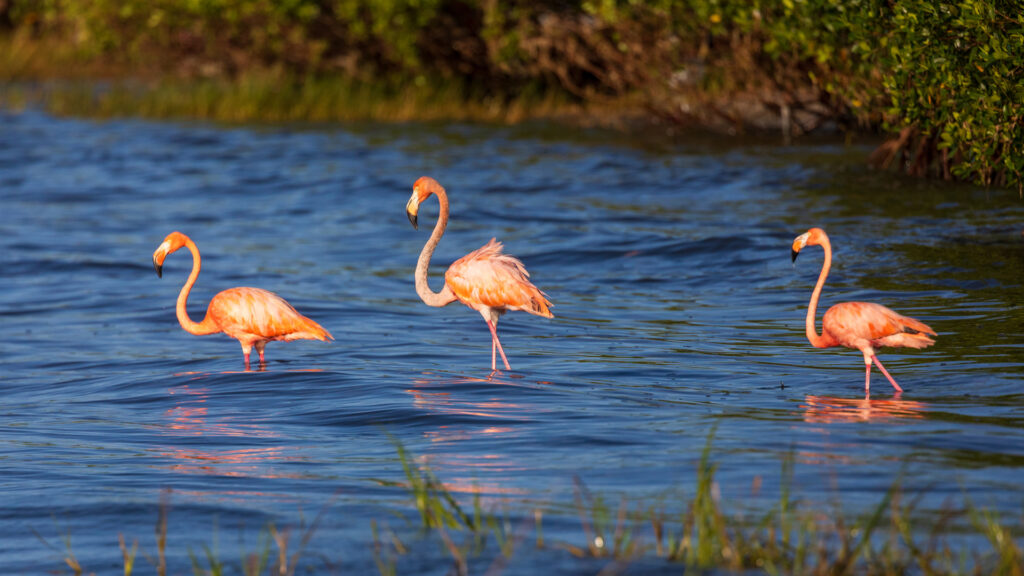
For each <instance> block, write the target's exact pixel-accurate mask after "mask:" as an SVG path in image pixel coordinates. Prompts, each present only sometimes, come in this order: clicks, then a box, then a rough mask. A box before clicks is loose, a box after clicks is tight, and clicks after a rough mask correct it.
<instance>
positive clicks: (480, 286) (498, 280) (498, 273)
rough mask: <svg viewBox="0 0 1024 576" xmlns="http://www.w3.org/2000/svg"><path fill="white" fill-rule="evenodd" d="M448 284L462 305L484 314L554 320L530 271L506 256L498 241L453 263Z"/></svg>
mask: <svg viewBox="0 0 1024 576" xmlns="http://www.w3.org/2000/svg"><path fill="white" fill-rule="evenodd" d="M444 281H445V284H447V285H448V287H449V288H450V289H451V291H452V293H454V294H455V297H456V298H457V299H458V300H459V302H462V303H463V304H465V305H466V306H469V307H470V308H472V309H474V310H476V311H478V312H481V313H483V312H484V311H485V310H487V309H490V310H494V311H496V312H497V313H498V314H499V315H500V314H504V313H505V312H507V311H509V310H520V311H522V312H529V313H530V314H536V315H537V316H543V317H545V318H553V317H554V314H552V313H551V310H549V309H548V307H549V306H551V303H550V302H548V300H547V298H545V297H544V293H543V292H541V291H540V290H539V289H538V288H537V287H536V286H534V285H533V283H532V282H530V273H529V272H527V271H526V267H525V266H523V263H522V262H521V261H520V260H519V259H518V258H516V257H515V256H510V255H508V254H504V253H503V252H502V244H501V242H498V241H497V240H496V239H495V238H491V241H490V242H488V243H487V244H485V245H484V246H481V247H480V248H478V249H476V250H474V251H472V252H470V253H469V254H466V255H465V256H463V257H462V258H459V259H458V260H456V261H455V262H453V263H452V265H451V266H449V267H448V270H447V271H446V272H445V273H444Z"/></svg>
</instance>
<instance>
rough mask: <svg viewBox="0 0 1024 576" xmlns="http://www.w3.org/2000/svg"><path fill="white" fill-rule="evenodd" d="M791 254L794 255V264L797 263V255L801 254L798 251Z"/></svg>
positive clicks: (792, 251)
mask: <svg viewBox="0 0 1024 576" xmlns="http://www.w3.org/2000/svg"><path fill="white" fill-rule="evenodd" d="M790 252H791V253H792V256H793V262H794V263H795V262H796V257H797V255H798V254H800V253H799V252H797V251H796V250H791V251H790Z"/></svg>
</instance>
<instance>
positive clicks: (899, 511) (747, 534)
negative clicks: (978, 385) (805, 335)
mask: <svg viewBox="0 0 1024 576" xmlns="http://www.w3.org/2000/svg"><path fill="white" fill-rule="evenodd" d="M396 446H397V452H398V460H399V461H400V462H401V465H402V468H403V471H404V475H405V480H404V482H396V483H392V484H391V485H393V486H395V487H396V488H398V489H401V490H404V491H405V492H406V493H407V494H408V496H409V498H410V503H409V505H410V506H411V508H413V509H414V510H415V512H416V514H417V515H418V517H419V522H418V523H417V524H418V525H419V526H420V529H418V530H415V529H413V530H410V529H409V528H410V527H409V526H408V525H406V524H403V525H406V526H407V527H406V529H405V532H401V531H395V530H393V529H391V528H389V527H387V524H386V523H381V524H378V523H377V522H376V521H374V522H371V526H370V534H369V540H370V546H369V547H368V553H370V554H372V555H373V559H374V561H375V563H376V566H377V569H378V571H379V572H380V574H381V575H382V576H388V575H395V574H401V573H402V568H401V567H402V564H403V559H405V558H407V557H408V556H409V555H410V554H412V552H411V551H410V550H412V549H413V542H412V540H418V539H424V538H425V539H436V540H437V541H438V543H439V544H440V545H441V547H442V549H443V550H445V551H446V554H447V555H448V557H449V560H450V562H451V566H452V573H455V574H460V575H463V574H469V573H470V565H471V562H476V565H480V564H486V565H487V566H488V567H489V568H488V570H487V572H488V573H489V574H500V573H502V571H503V570H504V567H505V566H506V565H507V564H509V563H511V562H513V561H515V559H516V556H517V555H530V554H538V553H543V554H566V555H570V556H572V557H577V558H582V559H599V560H604V561H607V566H608V567H609V568H608V569H609V570H611V571H612V572H610V573H615V571H617V570H621V569H624V568H628V567H629V565H630V564H631V563H635V562H639V561H643V562H645V563H648V564H649V563H650V562H652V561H661V562H665V563H668V564H679V565H680V566H683V567H686V568H690V569H698V570H729V571H743V570H756V571H759V572H763V573H767V574H795V575H812V576H818V575H840V574H866V575H875V574H877V575H890V574H905V573H920V574H926V575H936V576H938V575H954V574H979V575H980V574H997V575H1000V576H1024V552H1022V548H1024V542H1022V540H1021V532H1020V531H1021V526H1020V525H1013V524H1009V523H1007V522H1006V521H1005V520H1004V519H1003V518H1002V517H1001V516H1000V515H999V514H997V513H995V512H992V511H989V510H985V509H982V508H979V507H977V506H975V505H973V504H972V503H971V501H970V500H969V499H968V498H966V497H965V498H964V502H963V505H962V506H959V507H957V508H952V507H951V508H949V509H947V510H945V511H944V512H942V513H940V514H938V515H937V516H936V513H935V512H928V513H919V512H918V511H917V510H916V509H915V503H916V501H917V498H916V497H914V495H912V494H908V493H907V492H905V491H904V490H903V488H902V484H901V481H900V480H899V479H896V480H894V482H893V483H892V485H891V487H890V489H889V490H888V491H887V493H886V494H884V495H882V496H881V497H880V498H879V500H878V502H877V503H876V504H875V505H874V506H873V507H872V508H870V509H868V510H866V511H864V512H863V513H860V514H856V515H849V514H848V513H845V512H844V511H843V507H842V506H841V505H840V504H839V503H838V502H834V503H832V504H825V503H815V502H809V501H805V500H801V499H799V498H795V497H794V496H793V492H792V471H793V460H792V458H788V459H786V460H784V461H783V463H782V472H781V475H782V478H781V482H780V485H781V491H780V494H779V499H778V501H777V502H776V503H775V505H774V506H772V507H770V508H769V509H768V510H765V511H761V512H751V511H750V510H753V509H754V508H753V507H750V508H748V509H747V510H746V511H744V508H745V507H744V506H743V505H742V503H740V504H738V505H737V504H733V505H731V506H728V507H727V506H726V505H725V504H724V501H725V498H726V496H725V495H723V494H721V492H720V490H721V489H720V487H719V485H718V483H717V482H716V480H715V472H716V464H715V463H714V462H713V460H712V457H711V436H710V435H709V438H708V442H707V444H706V446H705V448H704V451H703V454H702V455H701V458H700V461H699V463H698V465H697V471H696V479H695V483H694V485H693V486H692V487H691V490H690V491H689V493H690V494H692V496H690V497H689V498H684V499H682V500H679V501H665V500H662V501H660V502H659V504H658V505H656V506H653V505H644V503H641V502H630V501H628V500H627V499H626V498H618V499H608V498H606V497H603V496H601V495H598V494H594V493H592V492H591V491H590V490H588V489H587V488H586V486H585V485H584V483H583V482H582V481H580V480H578V479H577V480H576V482H575V487H576V488H575V498H574V501H573V503H571V504H568V503H561V504H558V503H555V504H550V505H544V506H536V507H534V508H533V509H532V510H529V509H527V510H523V511H521V512H518V513H513V512H511V511H510V510H509V509H505V510H501V511H496V510H488V509H485V508H484V507H483V505H482V504H481V500H480V496H479V494H475V495H474V496H473V497H472V501H471V502H469V503H466V502H462V501H460V499H459V498H458V497H456V495H455V494H453V493H452V492H451V491H450V490H449V489H448V488H447V487H446V486H445V484H444V482H443V481H442V480H441V479H440V478H439V477H438V476H437V475H436V474H435V473H434V472H433V471H432V470H431V469H430V468H429V467H428V466H426V465H424V464H418V463H417V460H416V459H415V458H414V457H413V456H412V455H410V454H409V452H408V451H407V450H406V449H405V448H404V447H403V446H402V445H401V444H399V443H396ZM168 494H169V493H168ZM729 501H730V502H737V500H736V499H735V498H730V499H729ZM509 506H515V505H514V504H509ZM521 506H522V507H523V508H529V506H527V505H525V504H522V505H521ZM168 510H169V503H168V500H167V499H166V498H165V500H164V502H163V504H162V506H161V512H160V517H159V519H158V521H157V524H156V542H157V550H156V553H155V555H150V554H149V553H148V552H147V551H145V550H143V551H140V550H139V548H138V543H137V541H133V542H132V544H131V545H130V546H129V545H128V544H127V542H126V539H125V537H124V536H123V535H118V541H119V547H120V554H121V558H122V563H123V567H124V574H125V576H130V575H131V574H132V573H133V572H135V571H136V570H137V569H138V567H139V561H138V557H139V554H142V557H143V558H145V559H146V561H147V562H148V564H149V565H150V566H151V567H152V569H153V570H154V571H155V573H156V574H157V575H158V576H165V574H166V573H167V561H166V557H167V550H166V545H167V533H168ZM327 512H328V509H327V507H325V509H324V510H321V512H320V514H319V515H318V516H317V518H316V519H315V520H314V521H313V522H312V523H310V524H309V525H303V526H300V527H298V528H297V529H296V530H295V532H296V533H297V534H298V536H297V538H292V531H291V530H290V529H283V530H279V529H278V528H276V527H275V526H274V525H269V526H267V527H266V529H265V530H264V531H263V532H262V533H261V536H260V539H259V544H258V545H257V546H256V548H254V549H252V550H245V551H243V552H242V557H241V561H240V564H239V566H237V567H235V566H233V565H229V564H227V563H226V562H224V561H222V560H221V559H220V557H219V555H218V552H217V542H216V537H215V538H214V541H213V542H211V543H210V544H209V545H204V546H202V549H201V550H200V551H193V550H189V551H188V555H189V557H190V558H191V564H192V570H193V573H194V574H196V575H197V576H200V575H219V574H223V573H228V572H241V573H242V574H244V575H246V576H257V575H261V574H272V575H275V576H290V575H293V574H296V573H297V572H305V571H309V570H313V571H316V568H314V567H310V566H305V567H301V565H300V560H301V559H302V557H303V553H304V552H305V550H306V548H307V546H308V544H309V542H310V540H311V539H312V537H313V535H314V533H315V531H316V529H317V526H318V525H319V524H320V522H321V520H322V518H323V517H324V515H325V514H326V513H327ZM545 515H555V516H557V517H558V518H559V519H560V523H561V525H562V527H563V529H561V530H560V534H565V532H566V531H565V529H564V526H565V521H566V519H569V518H573V517H575V518H577V519H578V526H579V528H578V533H577V536H575V537H571V538H569V540H567V541H560V540H556V539H552V538H550V537H545V532H544V526H543V523H544V517H545ZM40 539H41V540H42V541H43V542H44V543H45V544H46V545H47V546H49V547H50V548H51V549H52V550H54V551H56V552H58V553H59V554H60V555H61V557H62V558H63V560H64V563H65V564H66V565H67V566H68V568H69V569H70V570H71V572H72V573H73V574H75V575H79V574H83V573H87V568H84V567H82V566H81V565H80V564H79V562H78V560H77V559H76V557H75V554H74V552H73V549H72V546H71V537H70V535H66V536H64V537H63V538H62V540H63V546H58V545H53V544H50V543H49V542H48V541H47V540H46V539H45V538H43V537H42V536H40ZM982 539H983V540H985V541H987V542H988V548H987V549H974V548H972V547H971V544H969V543H970V542H974V543H977V542H979V541H981V540H982ZM419 549H422V548H419Z"/></svg>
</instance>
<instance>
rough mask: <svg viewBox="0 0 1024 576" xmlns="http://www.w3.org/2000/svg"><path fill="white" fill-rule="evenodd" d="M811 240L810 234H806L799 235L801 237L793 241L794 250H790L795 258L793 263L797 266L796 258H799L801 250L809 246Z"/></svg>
mask: <svg viewBox="0 0 1024 576" xmlns="http://www.w3.org/2000/svg"><path fill="white" fill-rule="evenodd" d="M809 238H810V232H805V233H804V234H801V235H799V236H797V237H796V238H794V239H793V246H792V248H791V249H790V250H791V254H792V256H793V263H794V264H796V257H797V255H798V254H800V250H802V249H803V247H804V246H807V240H808V239H809Z"/></svg>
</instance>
